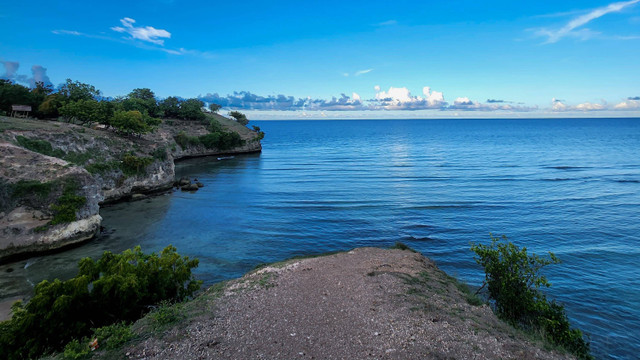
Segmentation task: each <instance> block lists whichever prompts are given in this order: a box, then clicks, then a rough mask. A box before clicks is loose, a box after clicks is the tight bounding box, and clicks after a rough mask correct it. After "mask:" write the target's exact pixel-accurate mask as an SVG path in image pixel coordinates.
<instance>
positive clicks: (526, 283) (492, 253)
mask: <svg viewBox="0 0 640 360" xmlns="http://www.w3.org/2000/svg"><path fill="white" fill-rule="evenodd" d="M471 250H472V251H473V252H475V253H476V257H475V260H476V262H477V263H478V264H480V265H482V267H483V268H484V270H485V282H484V284H483V286H482V287H484V286H487V285H488V290H489V297H490V298H491V299H492V300H494V308H495V311H496V313H497V315H498V316H499V317H500V318H502V319H504V320H506V321H507V322H509V323H511V324H512V325H514V326H516V327H519V328H521V329H524V330H528V331H530V332H533V333H540V334H542V336H543V338H545V339H546V340H548V341H549V342H551V343H552V344H554V345H557V346H561V347H563V348H565V349H567V350H568V351H570V352H571V353H573V354H574V355H576V356H577V357H578V358H580V359H592V356H591V355H590V349H589V343H588V342H586V341H585V340H584V338H583V335H582V332H581V331H580V330H578V329H571V327H570V324H569V319H568V318H567V315H566V313H565V310H564V306H562V305H561V304H558V303H556V302H555V301H551V302H549V301H548V300H547V298H546V296H545V295H544V294H543V293H542V291H540V288H541V287H549V286H551V284H550V283H549V282H548V281H547V279H546V277H544V276H543V275H540V270H541V269H542V268H543V267H545V266H547V265H551V264H557V263H559V262H560V260H559V259H558V258H557V257H556V256H555V255H554V254H553V253H549V257H548V258H542V257H539V256H537V255H535V254H531V255H529V254H527V248H526V247H523V248H519V247H518V246H516V245H514V244H513V243H511V242H509V241H508V240H507V238H506V237H505V236H502V238H496V237H493V236H491V245H482V244H479V245H476V244H472V246H471Z"/></svg>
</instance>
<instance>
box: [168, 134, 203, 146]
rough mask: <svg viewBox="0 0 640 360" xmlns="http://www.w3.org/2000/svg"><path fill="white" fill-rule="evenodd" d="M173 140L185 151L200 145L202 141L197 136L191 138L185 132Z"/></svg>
mask: <svg viewBox="0 0 640 360" xmlns="http://www.w3.org/2000/svg"><path fill="white" fill-rule="evenodd" d="M173 139H174V140H175V141H176V144H178V145H180V147H181V148H183V149H186V148H189V147H192V146H198V145H200V139H198V138H197V137H195V136H189V135H187V134H186V133H185V132H184V131H180V132H179V133H178V134H177V135H176V136H174V137H173Z"/></svg>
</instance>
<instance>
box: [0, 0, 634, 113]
mask: <svg viewBox="0 0 640 360" xmlns="http://www.w3.org/2000/svg"><path fill="white" fill-rule="evenodd" d="M3 2H4V3H3V4H1V5H0V33H1V34H3V35H2V36H1V37H0V61H2V64H4V69H3V68H2V66H0V76H4V77H5V78H12V79H14V80H20V81H23V82H25V83H28V82H29V78H31V79H49V80H50V81H51V82H52V83H53V84H54V85H57V84H60V83H62V82H63V81H64V80H65V79H66V78H71V79H73V80H79V81H82V82H87V83H90V84H93V85H95V86H96V87H97V88H99V89H100V90H102V92H103V93H104V94H105V95H107V96H117V95H125V94H127V93H128V92H129V91H131V89H133V88H137V87H149V88H151V89H152V90H153V91H154V92H155V93H156V94H157V95H158V96H159V97H166V96H171V95H177V96H182V97H201V98H202V99H203V100H206V101H215V102H218V103H222V104H223V105H224V106H225V107H224V108H225V109H231V108H233V109H241V110H245V111H246V112H247V113H249V115H250V118H254V119H259V118H304V117H330V118H352V117H364V118H376V117H387V118H388V117H408V118H411V117H487V116H489V117H505V116H506V117H533V116H545V117H546V116H557V117H563V116H640V66H638V63H639V61H638V59H640V0H631V1H621V2H612V1H590V0H585V1H579V2H578V1H575V2H574V1H563V2H558V1H535V2H534V1H527V2H514V1H482V2H479V1H438V2H436V1H421V2H416V1H394V2H388V1H385V2H381V1H380V2H378V1H350V2H344V1H323V2H308V3H305V2H303V3H300V2H293V1H275V0H274V1H264V2H251V1H242V2H212V1H191V2H186V1H177V0H176V1H169V0H165V1H162V0H156V1H126V2H124V1H110V2H89V1H46V2H45V1H29V0H24V1H20V2H8V1H3ZM32 67H33V69H32ZM44 69H46V72H45V70H44ZM3 73H4V75H3ZM489 100H491V101H489Z"/></svg>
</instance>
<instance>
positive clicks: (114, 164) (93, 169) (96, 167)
mask: <svg viewBox="0 0 640 360" xmlns="http://www.w3.org/2000/svg"><path fill="white" fill-rule="evenodd" d="M84 168H85V169H86V170H87V171H88V172H89V173H91V174H104V173H106V172H107V171H111V170H115V169H119V168H120V163H119V162H118V161H110V162H97V163H93V164H88V165H85V167H84Z"/></svg>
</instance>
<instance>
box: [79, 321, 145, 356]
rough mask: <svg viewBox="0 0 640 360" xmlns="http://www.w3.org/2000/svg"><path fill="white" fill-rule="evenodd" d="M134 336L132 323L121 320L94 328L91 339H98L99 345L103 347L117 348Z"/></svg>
mask: <svg viewBox="0 0 640 360" xmlns="http://www.w3.org/2000/svg"><path fill="white" fill-rule="evenodd" d="M134 337H135V334H134V333H133V331H131V325H128V324H127V323H126V322H119V323H116V324H111V325H107V326H103V327H101V328H97V329H94V330H93V335H92V336H90V337H89V339H98V345H99V346H100V348H101V349H117V348H119V347H121V346H122V345H124V344H125V343H127V342H128V341H129V340H131V339H133V338H134ZM89 339H87V340H89ZM89 341H90V340H89Z"/></svg>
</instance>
